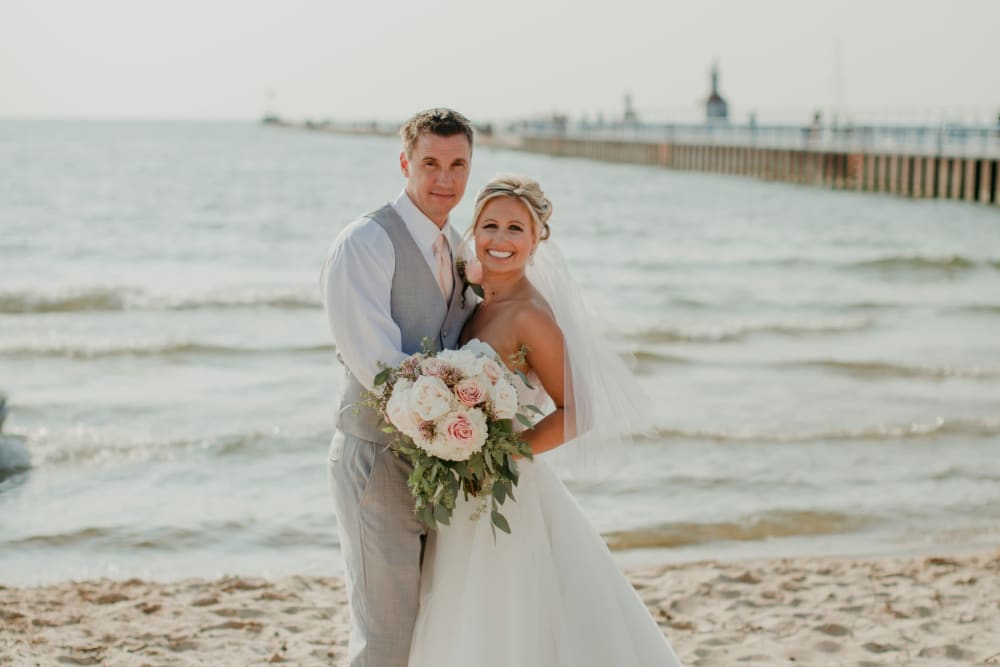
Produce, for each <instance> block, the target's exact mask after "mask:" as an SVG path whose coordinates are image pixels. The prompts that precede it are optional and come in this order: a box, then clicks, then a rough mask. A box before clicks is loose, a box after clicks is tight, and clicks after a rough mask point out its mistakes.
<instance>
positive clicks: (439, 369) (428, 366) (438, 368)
mask: <svg viewBox="0 0 1000 667" xmlns="http://www.w3.org/2000/svg"><path fill="white" fill-rule="evenodd" d="M448 366H449V365H448V364H447V363H446V362H444V361H442V360H441V359H438V358H437V357H428V358H427V359H424V360H422V361H421V362H420V370H422V371H423V372H424V375H431V376H434V377H436V378H439V377H441V376H442V375H444V373H445V371H446V370H447V369H448Z"/></svg>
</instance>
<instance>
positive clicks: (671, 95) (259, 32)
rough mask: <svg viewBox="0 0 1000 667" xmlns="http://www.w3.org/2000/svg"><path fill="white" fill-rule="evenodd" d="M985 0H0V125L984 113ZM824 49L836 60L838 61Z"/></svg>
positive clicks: (992, 26)
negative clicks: (705, 108) (80, 120)
mask: <svg viewBox="0 0 1000 667" xmlns="http://www.w3.org/2000/svg"><path fill="white" fill-rule="evenodd" d="M998 35H1000V1H998V0H835V1H829V0H827V1H824V2H813V1H808V0H797V1H793V0H744V1H739V0H733V1H728V2H723V1H721V0H707V1H701V2H694V1H692V2H678V1H673V0H660V1H659V2H643V1H641V0H616V1H607V0H602V1H593V0H572V1H571V0H558V1H554V0H499V1H498V0H494V1H493V2H476V1H474V0H408V1H406V2H399V1H390V0H367V1H366V0H359V1H357V2H342V1H339V0H328V1H326V2H319V1H315V0H271V1H268V2H264V1H262V0H170V1H169V2H168V1H166V0H163V1H149V0H0V116H18V117H20V116H88V117H123V116H124V117H151V118H173V117H179V118H217V117H218V118H253V117H256V116H258V115H260V114H261V113H262V112H263V111H264V110H265V108H266V106H267V92H268V91H269V90H273V91H274V92H275V107H276V109H277V111H278V112H279V113H281V114H282V115H284V116H288V117H291V118H299V119H301V118H328V117H329V118H334V119H343V120H346V119H359V118H370V117H375V118H380V119H386V120H394V119H397V118H400V117H405V116H407V115H409V114H410V113H411V112H412V111H414V110H417V109H421V108H426V107H429V106H439V105H444V106H453V107H455V108H457V109H459V110H461V111H463V112H464V113H466V114H467V115H469V116H470V117H472V118H473V119H474V120H496V119H506V118H515V117H523V116H528V115H538V114H546V113H550V112H552V111H563V112H568V113H570V114H572V115H574V116H579V115H581V114H587V115H590V116H593V115H594V114H596V113H597V112H598V111H603V112H604V113H605V114H606V115H612V114H619V113H620V111H621V108H622V98H623V95H624V93H625V92H626V91H630V92H631V93H632V95H633V98H634V103H635V106H636V107H637V108H638V110H639V111H640V112H641V113H642V114H643V115H644V116H646V117H654V116H655V117H659V118H664V117H666V116H668V115H669V116H672V117H674V118H677V119H680V118H681V117H685V116H691V115H693V114H696V113H698V111H697V110H698V109H699V108H700V107H699V105H700V103H701V100H702V99H703V98H704V97H705V95H706V94H707V92H708V69H709V67H710V65H711V62H712V60H713V59H715V58H718V59H719V62H720V64H721V88H722V93H723V94H724V95H725V96H726V97H727V98H728V99H729V101H730V104H731V107H732V112H733V116H734V118H736V119H745V118H746V116H747V114H748V113H749V112H750V111H752V110H756V111H757V112H758V114H759V117H760V119H761V120H762V121H766V120H768V119H771V118H777V117H778V116H785V117H795V118H798V117H800V116H803V115H805V114H807V113H808V111H809V110H810V109H812V108H817V107H823V108H827V109H829V108H830V107H831V106H832V105H838V106H841V107H843V106H846V107H847V108H848V109H850V110H853V111H854V112H855V114H857V115H859V116H865V117H868V118H871V117H876V118H877V117H879V116H881V115H883V114H886V113H888V114H890V115H891V116H892V117H896V118H898V117H900V116H902V115H906V116H908V117H909V116H922V115H926V116H934V115H940V114H941V113H942V110H944V109H951V110H952V111H951V112H950V114H951V115H953V116H954V115H963V116H965V117H972V116H974V115H977V114H978V115H979V116H980V117H981V118H982V119H985V118H986V117H987V115H990V116H992V117H993V118H994V119H995V117H996V114H997V113H998V112H1000V37H998ZM838 54H839V55H838Z"/></svg>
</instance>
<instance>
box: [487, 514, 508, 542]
mask: <svg viewBox="0 0 1000 667" xmlns="http://www.w3.org/2000/svg"><path fill="white" fill-rule="evenodd" d="M490 519H492V521H493V525H494V526H496V527H497V528H499V529H500V530H502V531H503V532H505V533H507V534H508V535H510V524H509V523H507V519H506V518H504V515H503V514H500V512H498V511H496V510H493V511H492V512H490ZM495 535H496V533H494V536H495Z"/></svg>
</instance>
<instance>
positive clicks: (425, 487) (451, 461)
mask: <svg viewBox="0 0 1000 667" xmlns="http://www.w3.org/2000/svg"><path fill="white" fill-rule="evenodd" d="M519 375H521V377H522V379H523V380H524V382H525V384H527V379H526V378H524V376H523V374H520V373H519ZM374 384H375V387H374V390H373V392H372V393H371V395H370V406H371V407H372V408H374V409H375V410H376V411H377V412H378V413H379V414H380V415H381V416H382V418H383V419H384V420H385V422H386V424H385V426H384V427H383V429H382V430H383V431H385V432H387V433H395V434H397V437H396V439H395V441H394V443H393V447H394V449H395V451H396V452H397V454H398V455H400V456H405V457H406V458H407V459H408V460H409V461H410V462H411V463H412V464H413V472H412V473H410V477H409V480H408V482H407V483H408V486H409V489H410V492H411V493H412V494H413V498H414V511H415V512H416V514H417V516H418V517H419V518H420V520H421V521H422V522H423V523H424V524H426V525H427V526H428V527H429V528H432V529H433V528H436V527H437V524H438V523H443V524H446V525H447V524H448V523H449V521H450V520H451V515H452V511H453V510H454V509H455V501H456V499H457V498H458V494H459V492H461V493H463V494H464V497H465V498H466V499H468V498H469V496H477V497H480V498H481V499H482V502H481V504H480V507H479V511H478V512H477V513H476V515H475V516H474V518H477V517H478V516H479V515H480V514H482V513H483V512H485V511H486V509H487V507H488V506H490V505H491V507H490V510H491V511H490V517H491V520H492V524H491V527H492V529H493V532H494V535H495V534H496V529H497V528H499V529H500V530H502V531H504V532H507V533H509V532H510V525H509V524H508V523H507V520H506V518H504V516H503V515H502V514H501V513H500V506H501V505H502V504H503V503H504V501H505V500H506V499H507V498H511V499H513V498H514V495H513V490H514V486H515V485H516V484H517V479H518V471H517V462H516V460H515V458H516V457H522V456H523V457H526V458H531V448H530V447H529V446H528V444H527V443H526V442H525V441H524V439H523V438H521V436H520V435H519V434H518V433H517V432H516V431H515V430H514V420H515V419H516V420H518V421H519V422H521V423H522V424H524V425H525V426H527V427H529V428H530V427H531V424H532V422H531V420H530V419H529V418H528V417H527V415H526V414H525V412H526V411H529V410H530V411H534V412H536V413H539V414H541V412H540V411H539V410H538V408H537V407H535V406H531V405H520V404H519V402H518V395H517V389H516V388H515V386H514V377H513V374H512V373H511V371H509V370H508V369H507V368H506V367H505V366H504V365H503V364H502V363H500V361H499V359H498V358H497V357H496V353H495V352H493V350H492V349H491V348H489V347H488V346H486V345H475V344H473V345H470V346H466V347H465V348H463V349H460V350H444V351H442V352H439V353H437V354H434V353H432V352H430V351H426V350H425V351H424V352H418V353H417V354H413V355H411V356H410V357H408V358H407V359H405V360H403V361H402V362H401V363H400V364H399V365H398V366H396V367H385V368H383V369H382V371H381V372H380V373H379V374H378V375H377V376H376V377H375V383H374Z"/></svg>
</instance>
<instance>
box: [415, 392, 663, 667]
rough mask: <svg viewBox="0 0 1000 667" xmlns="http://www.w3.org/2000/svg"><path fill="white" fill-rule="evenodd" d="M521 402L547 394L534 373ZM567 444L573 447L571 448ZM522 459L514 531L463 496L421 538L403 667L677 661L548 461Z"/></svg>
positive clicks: (509, 507)
mask: <svg viewBox="0 0 1000 667" xmlns="http://www.w3.org/2000/svg"><path fill="white" fill-rule="evenodd" d="M529 380H530V381H531V384H532V385H533V386H534V387H535V389H534V390H533V391H532V390H530V389H528V388H527V387H526V386H525V385H524V384H523V383H522V382H520V380H518V381H517V382H518V392H519V394H520V397H521V399H522V402H526V403H530V404H533V405H536V406H538V407H542V406H543V405H546V404H547V405H548V406H551V401H550V400H549V399H548V396H547V395H546V394H545V393H544V390H542V388H541V385H540V383H539V382H537V379H536V378H529ZM567 446H569V447H572V446H573V445H572V443H569V444H568V445H567ZM544 458H545V456H544V455H542V456H539V457H537V458H536V459H535V460H533V461H527V460H525V461H521V462H520V473H521V474H520V480H519V482H518V484H517V486H516V487H515V488H514V495H515V498H516V499H517V500H516V501H514V500H511V499H508V500H507V502H506V503H504V505H503V506H502V507H501V512H502V514H503V515H504V516H505V517H506V518H507V520H508V521H509V523H510V528H511V534H509V535H508V534H506V533H503V532H501V531H499V530H498V531H497V533H496V539H495V540H494V537H493V532H492V530H491V529H490V517H489V512H488V511H487V512H486V513H484V514H483V515H482V516H481V517H480V518H479V519H478V520H476V521H473V520H471V516H472V515H473V514H474V513H475V511H476V509H477V507H478V499H476V498H470V499H469V500H468V501H465V500H463V499H462V497H461V495H460V496H459V499H458V502H457V503H456V507H455V513H454V515H453V516H452V519H451V523H450V525H448V526H440V527H439V528H438V530H437V533H436V535H434V536H432V538H431V539H429V540H428V543H427V551H426V553H425V555H424V562H423V571H422V574H421V592H420V612H419V615H418V616H417V622H416V627H415V629H414V634H413V643H412V645H411V649H410V662H409V667H469V666H470V665H474V666H475V667H674V666H677V665H680V661H679V660H678V659H677V656H676V655H675V654H674V652H673V650H672V649H671V648H670V645H669V644H668V643H667V640H666V638H665V637H664V635H663V633H662V631H661V630H660V628H659V627H658V626H657V624H656V622H655V621H654V620H653V618H652V616H651V615H650V614H649V611H648V610H647V609H646V606H645V604H644V603H643V602H642V600H641V599H640V598H639V596H638V594H637V593H636V592H635V590H634V589H633V588H632V586H631V584H629V582H628V580H627V579H626V578H625V576H624V575H623V574H622V572H621V571H620V570H619V569H618V564H617V563H616V562H615V560H614V558H613V557H612V556H611V552H610V551H608V548H607V545H606V544H605V543H604V540H603V539H602V538H601V536H600V534H599V533H598V532H597V531H596V530H595V529H594V528H593V526H591V524H590V523H589V522H588V521H587V518H586V517H585V516H584V514H583V511H582V510H581V509H580V506H579V505H578V504H577V502H576V500H575V499H574V498H573V496H572V495H570V493H569V491H568V490H567V488H566V487H565V485H563V483H562V482H561V481H560V480H559V478H558V477H557V476H556V475H555V473H554V472H553V470H552V468H551V467H550V466H549V465H548V464H547V463H546V462H545V460H544Z"/></svg>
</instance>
